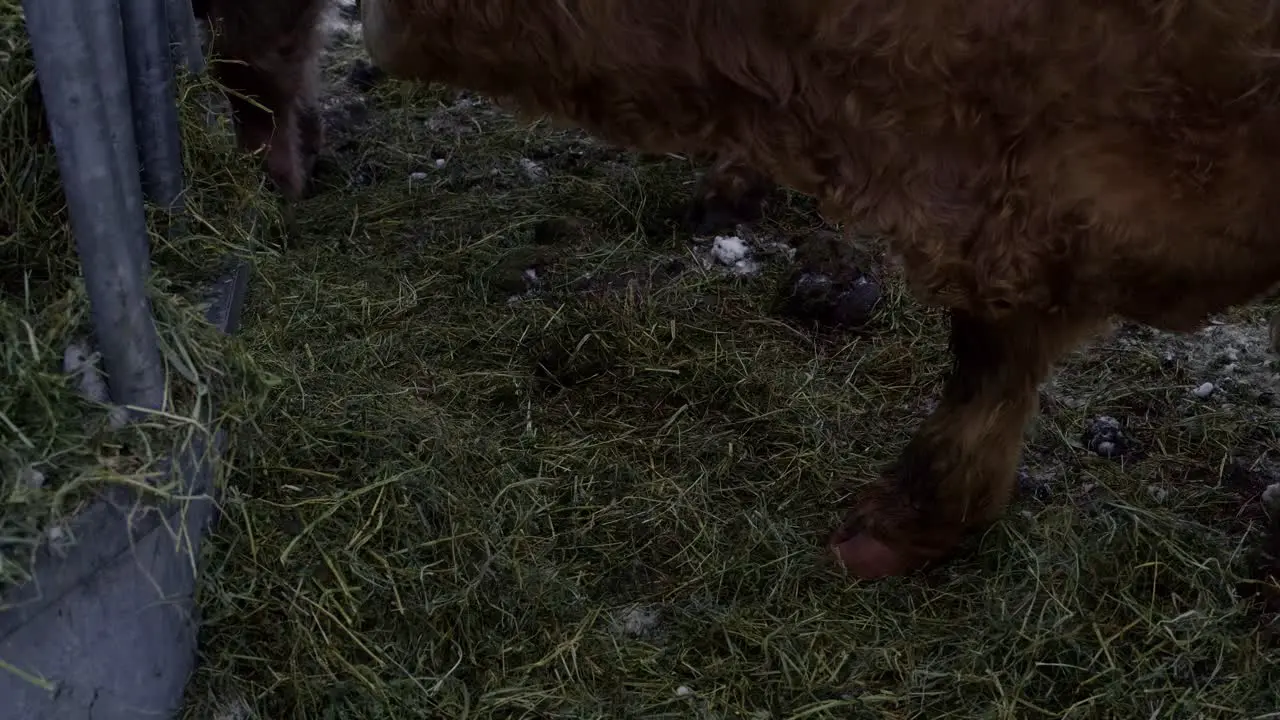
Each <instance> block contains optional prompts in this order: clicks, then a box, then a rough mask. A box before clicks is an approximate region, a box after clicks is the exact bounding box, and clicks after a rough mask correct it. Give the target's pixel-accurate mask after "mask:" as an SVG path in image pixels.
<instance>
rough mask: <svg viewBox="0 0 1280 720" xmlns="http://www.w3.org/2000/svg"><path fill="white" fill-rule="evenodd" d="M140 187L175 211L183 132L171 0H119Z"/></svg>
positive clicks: (177, 199)
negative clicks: (171, 31)
mask: <svg viewBox="0 0 1280 720" xmlns="http://www.w3.org/2000/svg"><path fill="white" fill-rule="evenodd" d="M120 11H121V13H122V16H123V19H124V51H125V57H126V59H127V60H128V68H129V73H128V79H129V89H130V96H131V97H132V99H133V127H134V134H135V137H136V138H137V141H138V156H139V161H140V163H141V165H142V189H143V191H144V192H145V193H146V195H147V197H148V198H149V199H150V200H151V201H152V202H154V203H156V204H157V205H159V206H161V207H163V208H165V209H167V210H169V211H170V212H173V211H175V210H178V209H179V201H180V200H181V198H182V138H181V137H180V135H179V131H178V105H177V101H178V97H177V92H176V90H175V88H174V81H173V60H172V58H171V57H170V54H169V11H168V0H120Z"/></svg>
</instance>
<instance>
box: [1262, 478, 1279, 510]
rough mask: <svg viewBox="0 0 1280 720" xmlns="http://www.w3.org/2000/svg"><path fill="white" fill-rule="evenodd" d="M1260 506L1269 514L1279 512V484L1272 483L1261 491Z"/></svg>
mask: <svg viewBox="0 0 1280 720" xmlns="http://www.w3.org/2000/svg"><path fill="white" fill-rule="evenodd" d="M1262 505H1263V507H1265V508H1266V509H1267V510H1269V511H1271V512H1280V483H1273V484H1271V485H1268V486H1267V489H1266V490H1263V491H1262Z"/></svg>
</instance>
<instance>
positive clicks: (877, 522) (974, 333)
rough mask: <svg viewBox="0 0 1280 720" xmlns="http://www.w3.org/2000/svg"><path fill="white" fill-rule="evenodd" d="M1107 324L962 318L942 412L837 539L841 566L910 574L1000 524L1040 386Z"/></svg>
mask: <svg viewBox="0 0 1280 720" xmlns="http://www.w3.org/2000/svg"><path fill="white" fill-rule="evenodd" d="M1102 322H1103V319H1101V318H1097V317H1073V316H1069V315H1066V314H1061V313H1055V314H1032V313H1028V314H1022V315H1014V316H1011V317H1007V318H1005V319H1001V320H985V319H980V318H977V317H974V316H973V315H970V314H968V313H966V312H960V311H953V312H952V313H951V352H952V356H953V365H952V368H951V371H950V374H949V376H948V377H947V380H946V383H945V385H944V388H943V392H942V398H941V400H940V402H939V403H938V407H937V408H936V409H935V410H934V411H933V412H932V413H931V414H930V415H929V417H928V418H926V419H925V420H924V422H923V423H922V424H921V426H920V427H919V428H918V429H917V431H916V433H915V436H914V437H912V439H911V440H910V442H908V444H907V446H906V448H905V449H904V450H903V451H902V454H901V455H900V456H899V458H898V460H897V462H896V463H895V464H894V465H893V466H892V467H891V468H890V470H889V471H888V472H887V473H886V474H885V477H884V478H883V479H881V480H880V481H879V482H877V483H876V484H874V485H873V486H871V487H870V488H869V489H868V490H866V491H865V492H864V494H863V495H862V497H861V498H860V499H859V502H858V505H857V506H856V507H855V508H854V509H853V510H852V511H851V512H850V513H849V515H848V516H847V517H846V519H845V521H844V523H843V525H842V526H841V527H840V529H838V530H837V531H836V533H835V534H834V535H833V536H832V538H831V548H832V550H833V552H834V553H835V555H836V558H837V560H838V561H839V562H840V563H841V564H842V565H843V566H844V567H845V568H846V569H847V570H849V572H851V573H852V574H853V575H855V576H858V577H861V578H866V579H872V578H877V577H885V576H891V575H902V574H906V573H908V572H911V571H913V570H916V569H918V568H920V567H922V566H924V565H925V564H927V563H929V562H930V561H934V560H938V559H941V558H943V557H945V556H946V555H948V554H950V552H951V551H952V550H954V549H955V548H956V546H957V545H959V544H960V542H961V541H962V539H963V537H964V535H965V533H966V532H967V531H969V530H971V529H976V528H979V527H981V526H983V525H986V524H988V523H990V522H993V521H995V520H996V519H998V518H999V517H1000V516H1001V515H1002V514H1003V513H1004V510H1005V507H1006V506H1007V505H1008V503H1009V499H1010V497H1011V496H1012V493H1013V488H1014V481H1015V476H1016V472H1017V465H1018V460H1019V456H1020V454H1021V448H1022V443H1023V432H1024V429H1025V427H1026V424H1027V422H1028V421H1029V420H1030V419H1031V417H1032V416H1033V415H1034V414H1035V412H1036V408H1037V402H1038V387H1039V385H1040V383H1041V382H1042V381H1044V380H1045V379H1046V378H1047V377H1048V375H1049V373H1050V372H1051V370H1052V366H1053V364H1054V362H1055V361H1056V360H1058V359H1059V358H1060V357H1062V356H1063V355H1065V354H1066V353H1068V352H1070V351H1071V350H1072V349H1073V348H1075V347H1076V346H1077V345H1079V344H1080V343H1081V342H1082V341H1083V340H1084V339H1086V338H1087V337H1088V336H1089V335H1090V334H1091V333H1092V332H1093V331H1095V330H1096V329H1098V327H1099V326H1100V325H1101V324H1102Z"/></svg>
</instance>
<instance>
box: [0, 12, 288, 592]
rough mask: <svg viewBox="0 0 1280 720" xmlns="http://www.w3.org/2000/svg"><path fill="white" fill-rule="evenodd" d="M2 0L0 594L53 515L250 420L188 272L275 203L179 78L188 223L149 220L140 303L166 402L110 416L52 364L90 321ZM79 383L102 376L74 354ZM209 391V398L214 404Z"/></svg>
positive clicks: (245, 397) (211, 262)
mask: <svg viewBox="0 0 1280 720" xmlns="http://www.w3.org/2000/svg"><path fill="white" fill-rule="evenodd" d="M34 80H35V76H34V70H33V66H32V61H31V57H30V49H29V47H28V45H27V40H26V35H25V31H24V29H23V25H22V14H21V7H20V4H19V3H18V2H17V0H2V1H0V593H3V592H4V591H5V590H6V589H8V588H10V587H11V586H13V585H14V584H16V583H22V582H24V581H26V580H28V579H29V576H30V570H31V560H32V556H33V553H34V551H35V549H36V548H37V547H38V546H39V545H40V544H41V543H43V542H51V543H54V544H56V545H59V546H64V547H65V546H68V545H70V544H73V543H74V541H75V538H74V537H72V536H71V535H70V534H69V533H68V532H67V526H66V521H67V520H68V519H70V518H72V517H73V516H74V515H75V514H76V512H77V511H78V510H79V509H81V508H82V507H83V506H84V505H85V504H86V503H87V502H90V501H92V499H93V498H94V497H95V495H96V494H97V493H98V492H99V491H101V490H102V489H103V488H104V487H105V486H108V485H111V484H116V483H122V484H127V485H130V486H133V487H136V488H139V489H144V490H145V491H144V492H143V493H142V496H143V500H144V501H147V500H154V499H157V498H161V497H164V496H166V495H167V494H168V493H169V492H170V488H169V487H167V485H155V484H154V483H153V482H152V479H153V476H154V474H155V473H156V472H157V470H158V462H159V461H160V460H161V459H162V458H163V457H164V456H165V455H166V454H167V453H168V452H169V451H171V450H172V449H174V448H175V447H176V446H177V443H179V442H182V441H183V440H184V439H186V438H188V437H189V436H191V435H193V434H196V433H201V434H203V433H207V432H210V431H212V430H214V429H217V428H220V427H224V426H227V425H228V424H229V423H232V424H234V423H237V422H241V421H251V420H252V419H253V417H254V416H255V414H256V412H257V409H258V407H259V406H260V404H261V401H262V398H263V397H264V396H265V389H266V386H265V385H264V383H263V382H262V380H261V377H260V374H259V372H258V371H257V369H256V367H255V366H254V364H253V362H252V361H251V360H250V359H249V357H248V356H247V355H246V354H245V353H244V352H243V350H242V349H241V348H240V347H239V345H238V343H236V342H234V341H228V340H227V339H226V338H224V337H222V336H221V335H220V334H219V333H218V332H217V330H216V329H214V328H213V327H212V326H211V325H209V324H208V323H207V322H205V320H204V318H203V314H202V309H201V307H200V306H199V303H200V300H201V298H200V296H199V295H198V293H199V291H200V290H201V287H200V283H202V282H207V281H209V280H212V279H214V278H215V277H216V276H217V273H218V271H219V264H220V263H221V262H223V260H224V257H225V256H226V255H227V253H229V252H238V253H239V254H241V255H242V256H243V255H246V254H253V253H256V252H259V251H260V250H261V246H260V240H259V239H256V238H259V237H260V236H261V234H262V231H263V230H264V227H265V225H266V224H268V223H269V222H270V221H271V220H272V218H273V217H274V215H275V211H274V210H273V209H272V208H271V206H270V205H269V204H265V203H264V200H263V198H264V197H267V196H265V195H264V194H262V193H261V192H260V188H259V185H260V183H261V181H260V180H259V173H258V172H257V170H256V168H255V167H254V166H253V165H252V161H251V160H248V159H246V158H244V157H242V156H241V155H240V154H239V153H237V152H236V151H235V149H234V144H233V141H232V138H231V136H230V133H229V131H227V132H223V131H217V132H212V133H211V132H209V131H208V129H207V127H206V125H205V118H206V110H205V108H204V106H203V105H202V98H203V97H205V95H206V94H207V92H208V91H209V90H210V89H211V88H210V87H209V86H208V84H207V83H206V82H205V81H203V80H199V79H195V78H190V77H183V78H182V79H181V82H180V83H179V85H180V92H181V94H182V100H183V102H182V108H181V121H182V136H183V144H184V155H185V157H184V162H185V165H186V168H187V169H188V173H189V176H190V178H191V181H192V184H191V186H190V188H189V191H188V195H187V205H188V207H189V208H190V209H191V211H192V214H191V217H190V218H189V219H188V220H187V222H188V224H189V227H188V230H189V232H188V233H182V234H176V235H175V236H174V239H172V240H170V239H167V238H166V233H165V231H166V225H167V223H168V221H169V219H168V218H167V217H163V216H161V215H160V214H158V213H157V214H156V215H155V216H154V217H153V218H152V221H151V223H150V227H151V230H152V231H153V236H152V253H153V261H154V265H155V267H156V274H155V277H154V278H153V290H154V291H153V294H152V297H153V304H154V312H155V314H156V318H157V325H158V329H159V333H160V342H161V348H162V353H163V355H164V359H165V363H166V366H167V376H168V378H169V383H170V386H169V389H168V395H169V397H168V405H167V406H166V409H165V412H164V413H162V414H157V415H153V416H150V417H149V418H148V419H147V420H145V421H144V422H139V423H135V424H132V425H129V426H128V427H125V428H123V429H113V427H112V423H111V422H110V420H111V418H112V415H113V412H112V409H111V408H108V407H105V406H103V405H101V404H98V403H95V402H93V401H91V400H89V399H87V398H86V397H85V394H84V393H83V392H82V391H81V383H82V382H83V381H82V380H81V377H85V376H83V375H82V376H73V375H69V374H67V373H65V372H64V355H65V354H66V353H67V352H68V348H70V347H72V346H73V345H79V346H84V345H85V341H86V340H87V339H88V338H89V337H90V336H91V326H90V324H89V317H88V311H89V308H88V301H87V298H86V296H85V290H84V285H83V282H82V280H81V278H80V269H79V261H78V259H77V256H76V251H75V243H74V240H73V238H72V236H71V233H70V229H69V227H68V225H67V215H66V208H65V206H64V199H63V195H62V191H61V187H60V184H59V178H58V170H57V165H56V161H55V157H54V154H53V149H52V146H51V145H50V144H49V143H48V142H47V130H45V129H44V126H43V122H42V115H41V113H42V110H41V109H40V107H39V97H38V92H37V91H36V90H35V86H34ZM87 378H88V382H90V384H93V383H94V380H95V379H96V380H97V383H96V384H98V385H101V378H100V377H99V376H97V375H96V374H95V373H94V372H93V371H92V369H91V368H90V369H89V372H88V375H87ZM211 401H214V402H216V409H215V412H214V414H213V415H210V414H209V410H210V406H211Z"/></svg>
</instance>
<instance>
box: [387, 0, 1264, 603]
mask: <svg viewBox="0 0 1280 720" xmlns="http://www.w3.org/2000/svg"><path fill="white" fill-rule="evenodd" d="M1278 9H1280V2H1278V1H1277V0H556V2H529V1H528V0H363V7H362V15H363V19H364V38H365V43H366V45H367V47H368V50H369V52H370V54H371V56H372V57H373V59H374V61H375V62H376V63H377V64H378V65H380V66H381V67H383V68H384V69H386V70H387V71H388V72H390V73H392V74H393V75H398V76H401V77H407V78H426V79H431V80H439V81H443V82H447V83H451V84H453V85H456V86H463V87H467V88H471V89H474V90H478V91H482V92H486V93H489V94H492V95H496V96H504V97H508V98H511V99H513V100H515V101H516V102H517V103H519V104H521V105H523V106H524V107H526V108H529V109H531V110H536V111H539V112H546V113H549V114H551V115H553V116H558V117H560V118H564V119H568V120H570V121H574V122H576V123H577V124H579V125H580V126H582V127H584V128H585V129H587V130H588V131H591V132H594V133H596V134H597V135H599V136H601V137H602V138H604V139H606V140H609V141H612V142H615V143H618V144H625V145H629V146H632V147H636V148H642V149H645V150H647V151H650V152H671V151H676V152H701V153H708V154H714V155H715V156H717V157H722V158H735V159H738V160H740V161H742V162H743V163H744V164H746V165H748V166H750V167H754V168H759V169H760V170H762V171H763V172H765V173H767V174H768V175H769V176H770V177H772V178H775V179H777V180H778V181H779V182H780V183H784V184H786V185H790V186H792V187H794V188H797V189H799V190H802V191H805V192H809V193H812V194H814V195H815V196H816V197H817V198H818V199H819V200H820V202H821V207H822V208H823V211H824V213H826V214H827V215H828V217H830V218H832V219H837V220H845V221H848V222H850V223H853V224H856V225H859V226H861V227H862V228H864V229H875V230H881V231H884V232H886V233H888V234H889V235H890V236H891V238H892V247H893V250H894V253H895V254H896V255H897V256H898V257H899V258H900V259H901V262H902V265H903V268H904V271H905V275H906V277H907V279H908V282H909V283H910V285H911V287H912V288H913V290H914V292H916V293H917V295H918V297H920V298H921V299H922V300H923V301H925V302H928V303H931V304H935V305H940V306H943V307H946V308H948V309H949V310H950V314H951V348H952V351H953V355H954V364H953V366H952V368H951V371H950V374H949V376H948V378H947V381H946V384H945V388H944V391H943V394H942V398H941V401H940V403H939V405H938V407H937V409H936V410H935V411H934V412H933V413H932V414H931V415H930V416H929V417H928V418H927V419H926V420H925V421H924V422H923V424H922V425H921V427H920V428H919V429H918V431H917V432H916V434H915V436H914V437H913V438H912V440H911V441H910V442H909V443H908V444H907V446H906V448H905V449H904V451H903V452H902V455H901V457H900V459H899V460H898V461H897V462H896V463H895V464H894V465H893V466H892V467H890V468H889V469H888V470H887V471H886V473H885V475H884V477H883V478H881V479H880V481H879V482H877V483H875V484H873V485H872V486H871V487H870V489H869V490H867V491H866V492H865V493H864V494H863V496H862V498H861V499H860V501H859V503H858V504H857V505H856V506H855V508H854V509H853V510H852V512H851V513H850V515H849V517H848V518H847V520H846V522H845V524H844V525H843V527H842V528H841V529H840V530H838V531H837V532H836V533H835V535H833V537H832V540H831V546H832V549H833V550H834V552H835V555H836V557H837V558H838V559H839V560H840V561H841V562H842V563H843V564H844V566H845V567H846V568H848V569H849V570H850V571H851V572H852V573H853V574H854V575H856V576H859V577H863V578H874V577H881V576H886V575H894V574H902V573H906V572H908V571H911V570H913V569H915V568H918V567H920V566H921V565H923V564H925V563H927V562H929V561H931V560H935V559H938V558H941V557H943V556H945V555H948V554H950V553H951V552H952V551H953V550H954V549H955V548H956V546H957V545H958V544H959V542H960V541H961V539H962V537H963V535H964V534H965V532H966V531H968V530H971V529H973V528H976V527H979V526H981V525H983V524H986V523H989V522H991V521H994V520H995V519H997V518H998V517H999V516H1000V515H1001V514H1002V513H1003V512H1004V509H1005V507H1006V505H1007V503H1008V502H1009V499H1010V496H1011V494H1012V491H1013V487H1014V476H1015V469H1016V465H1017V462H1018V459H1019V454H1020V448H1021V444H1022V433H1023V428H1024V425H1025V424H1026V423H1027V422H1028V420H1029V419H1030V418H1031V416H1032V415H1033V413H1035V411H1036V395H1037V386H1038V385H1039V384H1040V383H1041V382H1042V381H1043V380H1044V379H1045V378H1046V377H1047V375H1048V374H1049V373H1050V371H1051V366H1052V365H1053V364H1054V362H1055V360H1057V359H1058V358H1060V357H1061V356H1063V355H1064V354H1065V353H1067V352H1068V351H1070V350H1071V349H1073V348H1075V347H1077V346H1078V345H1079V344H1080V343H1082V342H1083V341H1085V340H1086V339H1087V338H1089V337H1090V336H1091V335H1092V334H1093V333H1095V332H1096V331H1098V330H1099V329H1100V328H1102V327H1103V326H1104V325H1105V324H1106V322H1107V320H1108V318H1109V317H1111V316H1115V315H1119V316H1123V317H1126V318H1130V319H1133V320H1136V321H1140V322H1144V323H1148V324H1150V325H1153V326H1156V327H1159V328H1164V329H1168V330H1177V331H1187V330H1191V329H1193V328H1196V327H1197V326H1198V325H1200V324H1201V323H1202V321H1204V319H1205V318H1206V315H1207V314H1209V313H1212V312H1215V311H1220V310H1223V309H1225V308H1227V307H1228V306H1231V305H1233V304H1239V303H1244V302H1247V301H1250V300H1252V299H1254V298H1256V297H1257V296H1258V295H1260V294H1261V293H1263V292H1264V291H1265V290H1267V289H1268V288H1269V287H1270V286H1273V285H1274V284H1276V283H1277V281H1280V18H1277V16H1276V12H1277V10H1278Z"/></svg>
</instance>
